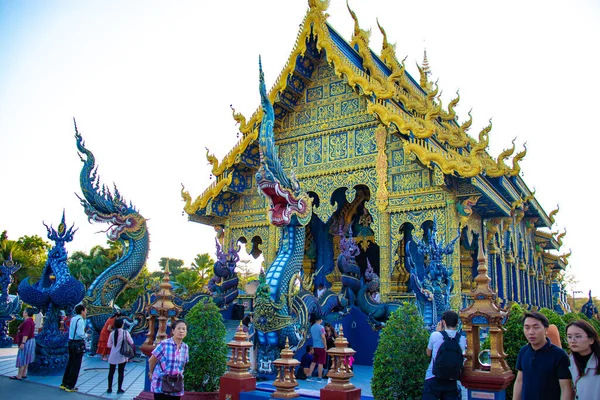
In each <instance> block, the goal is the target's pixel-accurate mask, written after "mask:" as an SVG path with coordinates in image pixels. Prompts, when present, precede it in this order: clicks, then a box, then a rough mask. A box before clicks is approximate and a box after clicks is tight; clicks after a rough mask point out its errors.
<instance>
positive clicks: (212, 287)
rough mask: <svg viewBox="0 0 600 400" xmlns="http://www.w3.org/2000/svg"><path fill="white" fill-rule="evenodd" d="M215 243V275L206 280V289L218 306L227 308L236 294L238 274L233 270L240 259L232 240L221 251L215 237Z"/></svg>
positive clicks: (238, 249)
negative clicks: (225, 248)
mask: <svg viewBox="0 0 600 400" xmlns="http://www.w3.org/2000/svg"><path fill="white" fill-rule="evenodd" d="M215 242H216V244H217V261H216V262H215V265H214V267H213V272H214V273H215V276H214V277H212V278H211V279H210V281H209V282H208V291H209V292H210V293H211V294H212V297H213V301H214V302H215V304H216V305H217V307H219V308H227V307H229V305H230V304H231V303H232V302H233V301H234V300H235V299H236V298H237V296H238V282H239V279H238V276H237V272H235V267H236V266H237V262H238V261H240V257H239V255H238V252H239V251H240V246H238V248H237V249H235V248H234V246H233V241H232V242H231V245H230V247H229V250H228V251H227V254H225V253H224V252H223V249H222V248H221V245H220V244H219V240H218V239H215Z"/></svg>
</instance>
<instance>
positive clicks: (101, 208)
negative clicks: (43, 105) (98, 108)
mask: <svg viewBox="0 0 600 400" xmlns="http://www.w3.org/2000/svg"><path fill="white" fill-rule="evenodd" d="M75 139H76V141H77V149H78V150H79V158H80V159H81V161H82V162H83V167H82V169H81V174H80V177H79V181H80V185H81V191H82V193H83V198H82V197H79V196H78V197H79V200H80V201H81V205H82V206H83V209H84V211H85V214H86V215H87V217H88V220H89V221H93V222H103V223H107V224H109V225H110V227H109V228H108V229H107V230H106V232H107V236H108V238H109V239H110V240H114V241H119V242H121V243H122V245H123V254H122V255H121V257H119V259H118V260H117V261H115V262H114V263H113V264H112V265H110V266H109V267H108V268H107V269H106V270H104V272H102V273H101V274H100V275H99V276H98V277H97V278H96V279H95V280H94V281H93V282H92V284H91V285H90V287H89V288H88V290H87V293H86V298H85V302H86V307H87V310H88V314H87V319H88V321H89V323H90V324H91V326H92V328H93V331H94V338H93V343H97V338H98V335H99V333H100V331H101V330H102V328H103V327H104V323H105V322H106V320H107V319H108V318H109V317H110V316H111V315H112V314H113V313H114V311H115V310H114V308H113V307H114V305H113V304H114V300H115V299H116V298H117V297H118V296H119V294H121V293H122V292H123V291H124V290H125V289H126V287H127V285H128V284H129V283H130V282H132V281H134V280H135V278H137V276H138V275H139V274H140V272H141V271H142V269H143V267H144V264H145V262H146V258H147V257H148V250H149V244H150V239H149V235H148V229H147V227H146V219H145V218H144V217H143V216H142V215H141V214H140V213H139V212H138V210H136V209H135V207H134V206H133V205H132V204H131V202H129V204H128V203H127V202H126V201H125V200H124V199H123V197H122V196H121V194H120V193H119V190H118V189H117V188H116V186H115V190H114V193H111V191H110V190H109V188H107V187H106V186H104V185H102V186H100V179H99V177H98V176H97V168H96V167H95V157H94V155H93V154H92V152H91V151H89V150H88V149H87V148H86V147H85V143H84V141H83V139H82V137H81V135H80V134H79V131H78V130H77V125H76V124H75ZM149 301H150V299H149V295H147V294H145V295H143V296H142V297H141V298H139V299H138V300H137V301H136V302H135V303H134V305H133V306H132V308H131V309H130V310H123V314H124V315H126V316H128V317H131V316H133V317H134V318H135V319H137V320H138V322H141V324H140V326H143V325H144V320H145V318H144V316H143V309H144V306H145V305H146V304H149Z"/></svg>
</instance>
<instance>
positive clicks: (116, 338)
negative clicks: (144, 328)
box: [106, 318, 133, 394]
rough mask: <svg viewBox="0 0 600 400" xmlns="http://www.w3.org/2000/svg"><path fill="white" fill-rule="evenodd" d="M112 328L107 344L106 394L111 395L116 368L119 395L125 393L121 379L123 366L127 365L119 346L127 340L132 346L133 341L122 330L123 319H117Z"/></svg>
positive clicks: (127, 333) (123, 373)
mask: <svg viewBox="0 0 600 400" xmlns="http://www.w3.org/2000/svg"><path fill="white" fill-rule="evenodd" d="M114 326H115V328H114V329H113V331H112V332H111V333H110V336H109V338H108V342H107V346H108V348H109V349H110V354H109V356H108V364H109V367H108V390H106V393H112V383H113V377H114V376H115V369H116V368H117V366H118V367H119V376H118V389H117V394H121V393H125V391H124V390H123V377H124V376H125V364H127V357H125V356H124V355H123V354H121V345H122V344H123V340H127V341H128V342H129V344H130V345H132V346H133V339H132V338H131V335H130V334H129V332H127V331H126V330H125V329H123V318H117V319H116V320H115V325H114Z"/></svg>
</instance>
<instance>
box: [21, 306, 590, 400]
mask: <svg viewBox="0 0 600 400" xmlns="http://www.w3.org/2000/svg"><path fill="white" fill-rule="evenodd" d="M74 311H75V316H74V317H73V318H72V319H71V320H70V323H69V326H68V334H69V343H68V352H69V358H68V362H67V366H66V369H65V372H64V375H63V378H62V383H61V385H60V388H61V389H63V390H65V391H67V392H75V391H77V386H76V384H77V379H78V376H79V371H80V368H81V362H82V358H83V355H84V353H85V352H86V345H85V338H86V319H85V318H86V315H87V310H86V308H85V306H84V305H83V304H79V305H77V306H76V307H75V310H74ZM33 315H34V310H33V309H31V308H28V309H26V310H25V311H24V312H23V318H24V321H23V323H22V324H21V325H20V326H19V328H18V331H17V336H16V343H17V345H18V352H17V359H16V366H17V368H18V373H17V375H15V376H11V377H10V378H11V379H15V380H22V379H27V367H28V365H29V364H30V363H32V362H33V361H34V359H35V322H34V320H33ZM458 321H459V316H458V314H457V313H456V312H454V311H446V312H445V313H444V314H443V316H442V318H441V320H440V322H439V323H438V324H437V327H436V331H435V332H433V333H432V334H431V335H430V337H429V343H428V345H427V349H426V351H425V352H426V355H427V357H431V361H430V363H429V366H428V368H427V370H426V371H425V382H424V386H423V400H434V399H443V400H458V399H459V398H460V392H459V386H458V382H459V381H460V374H461V371H462V366H463V354H464V351H465V347H466V338H465V336H463V335H462V334H461V332H460V331H459V330H458ZM322 322H323V321H322V319H321V317H319V316H315V317H314V319H313V324H312V326H311V328H310V336H311V338H312V346H311V345H308V346H307V347H306V353H305V354H304V355H303V356H302V359H301V364H300V367H299V369H298V372H297V376H298V378H299V379H307V380H308V381H313V380H314V379H315V378H314V377H313V373H314V372H316V373H317V377H316V380H317V382H323V378H324V377H325V376H324V375H323V369H324V367H325V368H328V366H329V365H330V360H328V356H327V350H328V349H330V348H332V347H334V345H335V339H336V331H335V329H334V328H333V326H332V325H330V324H328V323H325V325H322ZM242 323H243V327H244V331H245V332H246V334H247V338H248V340H250V341H251V342H252V343H253V346H252V351H251V355H250V358H251V364H252V367H251V368H252V370H253V372H254V371H255V370H256V360H255V357H256V354H255V353H256V352H255V344H256V338H255V329H254V324H253V321H252V315H251V314H249V315H247V316H246V317H245V318H244V320H243V321H242ZM522 323H523V334H524V336H525V339H526V341H527V344H525V345H524V346H523V347H522V348H521V350H520V351H519V354H518V357H517V362H516V370H517V376H516V379H515V382H514V387H513V400H538V399H539V400H572V399H577V400H594V399H596V400H597V399H600V339H599V337H598V333H597V332H596V330H595V329H594V328H593V327H592V325H591V324H589V323H588V322H586V321H584V320H578V321H573V322H571V323H569V324H568V325H567V327H566V330H565V332H563V334H565V335H566V338H567V343H568V345H569V349H570V353H571V354H570V355H568V354H567V353H566V352H565V351H564V350H563V349H562V348H561V345H560V332H558V330H557V329H556V327H555V326H554V325H550V324H549V322H548V319H547V318H546V317H545V316H544V315H543V314H540V313H537V312H528V313H525V315H524V316H523V319H522ZM105 329H106V330H107V331H108V335H101V344H99V346H98V352H99V354H100V356H101V357H105V359H106V360H107V361H108V363H109V371H108V377H107V382H108V388H107V391H106V392H107V393H112V388H113V378H114V374H115V372H118V378H117V394H121V393H124V390H123V386H122V385H123V378H124V371H125V365H126V363H127V361H128V360H129V359H130V358H132V357H133V356H134V355H135V352H134V342H133V339H132V337H131V335H130V333H129V332H128V331H127V330H126V329H124V319H123V318H122V317H121V315H120V313H119V312H117V313H115V315H113V316H112V317H111V318H110V319H109V320H108V321H107V323H106V324H105ZM171 332H172V335H171V337H170V338H168V339H166V340H163V341H162V342H160V343H159V344H158V345H157V346H156V348H155V349H154V351H153V352H152V355H151V357H150V359H149V360H148V366H149V370H148V379H149V380H150V382H151V385H150V386H151V391H152V393H154V398H155V399H163V400H165V399H166V400H175V399H179V398H180V396H182V395H183V392H184V387H183V374H184V369H185V365H186V364H187V363H188V361H189V349H188V346H187V345H186V344H185V343H184V342H183V339H184V338H185V336H186V335H187V323H186V322H185V321H183V320H178V321H175V322H174V323H173V325H172V326H171ZM102 336H106V338H104V337H102ZM347 362H348V363H349V364H350V365H351V363H352V360H347ZM315 369H316V371H315ZM326 371H327V369H326Z"/></svg>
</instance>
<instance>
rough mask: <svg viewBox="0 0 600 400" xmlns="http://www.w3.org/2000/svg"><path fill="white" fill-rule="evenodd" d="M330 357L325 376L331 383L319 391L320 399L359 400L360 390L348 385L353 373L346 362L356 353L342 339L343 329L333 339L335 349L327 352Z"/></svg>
mask: <svg viewBox="0 0 600 400" xmlns="http://www.w3.org/2000/svg"><path fill="white" fill-rule="evenodd" d="M327 352H328V353H329V354H330V355H331V368H330V369H329V371H328V372H327V376H328V377H330V378H331V383H329V384H327V386H325V387H324V388H323V389H321V399H325V400H360V394H361V390H360V389H359V388H357V387H355V386H354V385H353V384H352V383H350V378H352V377H353V376H354V372H352V370H351V369H350V366H349V365H348V360H349V358H350V357H351V356H353V355H354V354H356V351H354V350H352V349H351V348H350V347H348V341H347V340H346V338H345V337H344V328H343V327H340V334H339V336H338V337H337V338H336V339H335V347H333V348H331V349H329V350H327Z"/></svg>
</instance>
